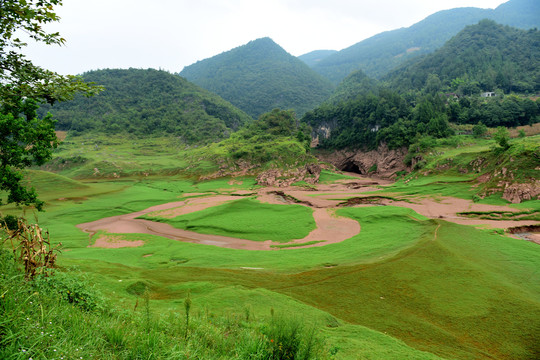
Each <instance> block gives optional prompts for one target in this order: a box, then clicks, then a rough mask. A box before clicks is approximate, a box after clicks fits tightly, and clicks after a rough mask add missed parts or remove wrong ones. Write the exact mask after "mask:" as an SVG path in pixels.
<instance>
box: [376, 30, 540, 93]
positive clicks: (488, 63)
mask: <svg viewBox="0 0 540 360" xmlns="http://www.w3.org/2000/svg"><path fill="white" fill-rule="evenodd" d="M539 43H540V31H538V30H536V29H532V30H528V31H525V30H519V29H516V28H511V27H509V26H503V25H498V24H497V23H495V22H493V21H491V20H482V21H481V22H480V23H478V24H477V25H471V26H467V27H466V28H465V29H464V30H463V31H461V32H460V33H459V34H457V35H456V36H455V37H453V38H452V39H451V40H450V41H448V42H447V43H446V44H445V45H444V46H443V47H442V48H440V49H439V50H437V51H436V52H434V53H433V54H430V55H428V56H426V57H425V58H423V59H421V60H419V61H414V62H411V63H410V64H407V65H405V66H402V67H401V68H399V69H397V70H395V71H394V72H392V73H391V74H389V75H388V76H387V77H386V80H388V81H389V82H390V83H391V87H392V88H394V89H399V90H401V91H408V90H411V89H415V90H420V89H422V88H424V87H425V86H428V87H429V90H430V91H431V92H433V91H442V90H444V91H454V92H457V93H458V94H459V95H472V94H478V93H480V92H482V91H489V92H492V91H496V90H501V91H503V92H504V93H509V92H519V93H536V92H538V91H540V46H538V44H539Z"/></svg>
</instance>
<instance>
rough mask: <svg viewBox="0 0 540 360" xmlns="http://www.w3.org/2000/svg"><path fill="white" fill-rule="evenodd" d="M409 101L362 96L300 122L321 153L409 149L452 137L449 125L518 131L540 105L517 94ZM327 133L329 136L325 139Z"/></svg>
mask: <svg viewBox="0 0 540 360" xmlns="http://www.w3.org/2000/svg"><path fill="white" fill-rule="evenodd" d="M407 100H408V98H407V96H404V95H399V94H398V93H394V92H391V91H389V90H384V89H383V90H380V92H379V93H378V94H377V95H375V94H368V95H361V96H359V97H357V98H355V99H353V100H348V101H344V102H340V103H337V104H324V105H321V106H320V107H319V108H317V109H315V110H313V111H311V112H308V113H307V114H306V115H305V116H304V117H303V118H302V121H304V122H306V123H307V124H309V125H310V126H311V127H313V128H314V129H316V131H315V133H316V134H317V135H318V136H319V140H320V145H319V146H321V147H322V148H331V149H343V148H361V149H373V148H375V147H377V145H378V144H380V143H382V142H384V143H386V144H387V145H388V146H389V148H391V149H392V148H398V147H401V146H408V145H409V144H411V143H413V142H415V141H417V140H418V138H419V137H422V136H432V137H434V138H443V137H447V136H449V135H452V134H453V133H454V131H453V130H452V129H451V127H450V124H449V122H452V123H457V124H481V125H484V126H489V127H497V126H507V127H515V126H520V125H530V124H534V123H537V122H539V121H540V101H538V100H536V101H532V100H531V99H528V98H522V97H518V96H515V95H508V96H499V97H496V98H491V99H486V98H481V97H480V96H474V97H462V98H461V99H459V100H458V99H454V98H447V97H446V96H445V95H442V94H438V95H437V94H436V95H430V94H424V95H422V94H420V95H417V97H415V98H414V100H415V102H417V104H416V105H415V106H413V105H411V104H410V102H409V101H407ZM328 133H329V136H327V135H328Z"/></svg>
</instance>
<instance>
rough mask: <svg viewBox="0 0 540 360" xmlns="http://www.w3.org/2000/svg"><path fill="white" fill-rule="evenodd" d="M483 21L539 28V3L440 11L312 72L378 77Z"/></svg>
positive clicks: (335, 78) (528, 0)
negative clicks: (358, 73) (360, 71)
mask: <svg viewBox="0 0 540 360" xmlns="http://www.w3.org/2000/svg"><path fill="white" fill-rule="evenodd" d="M484 18H488V19H493V20H495V21H497V22H499V23H502V24H505V25H510V26H514V27H518V28H521V29H530V28H532V27H540V1H538V0H510V1H508V2H506V3H504V4H501V5H500V6H499V7H497V8H496V9H495V10H492V9H478V8H456V9H451V10H444V11H440V12H437V13H435V14H433V15H431V16H429V17H427V18H426V19H424V20H422V21H420V22H418V23H416V24H414V25H412V26H410V27H408V28H401V29H397V30H392V31H387V32H383V33H380V34H378V35H375V36H373V37H371V38H369V39H366V40H363V41H361V42H359V43H357V44H355V45H352V46H350V47H348V48H346V49H343V50H341V51H339V52H337V53H335V54H333V55H329V56H328V57H326V58H324V59H322V60H321V61H320V62H318V63H316V64H315V65H314V66H313V69H314V70H315V71H317V72H318V73H319V74H321V75H323V76H324V77H326V78H328V79H330V80H331V81H332V82H333V83H335V84H337V83H339V82H340V81H341V80H342V79H343V78H345V77H346V76H347V75H349V74H350V73H351V72H353V71H355V70H358V69H361V70H363V71H364V72H365V73H366V74H367V75H368V76H370V77H374V78H381V77H383V76H384V75H385V74H386V73H388V72H389V71H390V70H392V69H393V68H395V67H396V66H398V65H400V64H402V63H403V62H405V61H407V60H408V59H410V58H412V57H416V56H418V55H423V54H427V53H431V52H433V51H435V50H436V49H438V48H439V47H441V46H442V45H443V44H444V43H445V42H446V41H448V40H449V39H450V38H451V37H453V36H454V35H456V34H457V33H458V32H459V31H461V30H462V29H463V28H464V27H465V26H467V25H472V24H476V23H478V22H479V21H480V20H482V19H484Z"/></svg>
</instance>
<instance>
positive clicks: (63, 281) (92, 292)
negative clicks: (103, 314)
mask: <svg viewBox="0 0 540 360" xmlns="http://www.w3.org/2000/svg"><path fill="white" fill-rule="evenodd" d="M33 285H34V288H35V289H36V290H37V291H39V292H41V293H44V294H47V295H52V296H54V295H56V296H59V297H60V298H61V299H62V300H64V301H66V302H68V303H71V304H74V305H77V306H79V307H80V308H82V309H84V310H88V311H94V310H103V309H104V299H103V296H102V295H101V294H100V293H99V292H98V291H97V290H96V289H94V286H93V285H90V282H89V281H88V279H87V278H86V277H85V276H83V275H82V274H78V273H75V272H73V271H70V272H62V271H58V270H52V269H49V270H48V271H47V272H46V273H44V274H41V275H38V276H36V277H35V279H34V282H33Z"/></svg>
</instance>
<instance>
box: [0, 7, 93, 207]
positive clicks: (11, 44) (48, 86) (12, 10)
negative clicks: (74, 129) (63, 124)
mask: <svg viewBox="0 0 540 360" xmlns="http://www.w3.org/2000/svg"><path fill="white" fill-rule="evenodd" d="M61 4H62V1H61V0H26V1H18V0H2V1H0V191H2V192H7V203H16V204H24V205H35V206H36V207H37V208H38V210H41V208H42V206H43V203H42V202H41V201H39V200H38V198H37V194H36V192H35V190H34V189H33V188H30V189H29V188H27V187H26V186H25V185H24V184H23V183H22V180H23V175H22V173H21V170H22V169H23V168H25V167H28V166H31V165H33V164H36V165H40V164H43V163H44V162H45V161H47V160H49V159H50V158H51V155H52V150H53V149H54V148H55V147H56V146H57V144H58V141H57V139H56V135H55V132H54V120H52V118H51V116H50V115H47V116H45V117H43V118H38V116H37V113H36V110H37V108H38V104H40V103H45V102H46V103H49V104H53V103H55V102H57V101H64V100H70V99H72V98H73V95H74V94H75V93H77V92H82V93H83V94H84V95H86V96H91V95H93V94H95V93H97V92H99V91H101V90H102V88H101V87H100V86H95V85H93V84H87V83H85V82H83V81H82V79H81V78H80V77H77V76H71V75H68V76H62V75H59V74H57V73H55V72H53V71H50V70H46V69H43V68H41V67H39V66H36V65H34V64H33V63H32V62H31V61H30V60H28V59H26V57H25V56H24V54H22V53H21V50H22V49H23V48H24V47H25V46H26V45H27V44H26V43H25V42H23V41H22V40H21V39H20V38H19V35H21V34H22V33H25V34H26V35H27V36H28V37H29V38H30V39H32V40H33V41H37V42H43V43H45V44H47V45H55V44H56V45H61V44H63V43H64V39H63V38H61V37H60V34H58V33H48V32H46V31H45V30H44V29H43V25H45V24H48V23H50V22H54V21H58V20H59V17H58V16H57V15H56V14H55V13H54V11H53V7H54V6H56V5H61ZM2 200H3V199H2V197H0V205H1V204H2V203H3V202H2Z"/></svg>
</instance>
